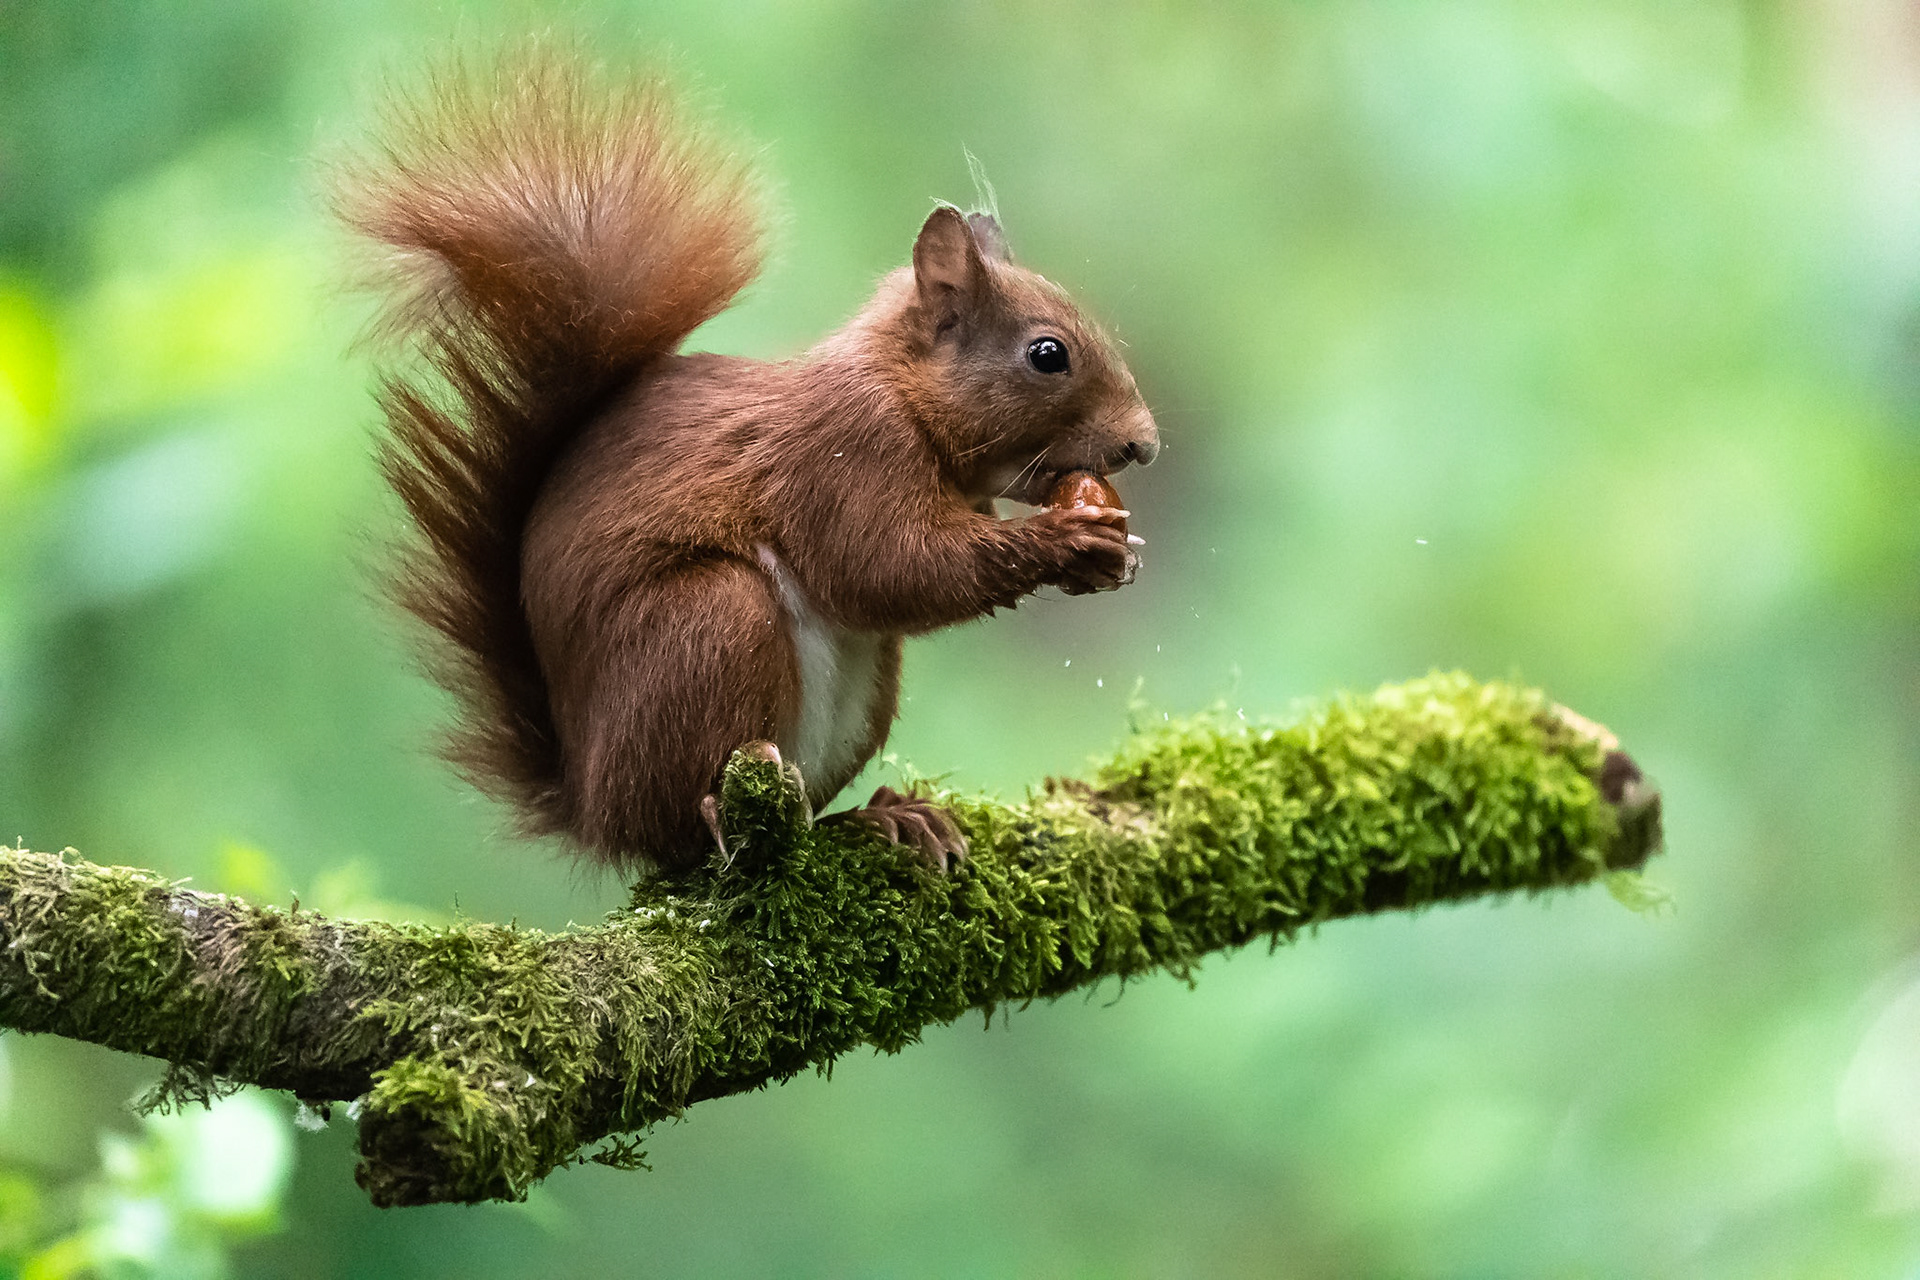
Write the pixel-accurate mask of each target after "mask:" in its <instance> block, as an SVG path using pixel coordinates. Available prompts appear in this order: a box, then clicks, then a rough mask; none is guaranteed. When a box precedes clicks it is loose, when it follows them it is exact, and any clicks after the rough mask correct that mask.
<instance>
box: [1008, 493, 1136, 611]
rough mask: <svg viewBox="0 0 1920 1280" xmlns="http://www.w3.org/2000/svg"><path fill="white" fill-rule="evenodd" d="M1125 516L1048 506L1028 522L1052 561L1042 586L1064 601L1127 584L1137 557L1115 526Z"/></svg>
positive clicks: (1129, 539)
mask: <svg viewBox="0 0 1920 1280" xmlns="http://www.w3.org/2000/svg"><path fill="white" fill-rule="evenodd" d="M1126 518H1127V513H1126V512H1125V511H1122V510H1120V509H1119V508H1116V507H1053V508H1050V509H1048V510H1045V511H1042V512H1040V513H1039V514H1037V515H1035V516H1033V517H1032V518H1031V521H1030V523H1031V525H1032V526H1033V528H1034V531H1035V532H1036V533H1037V534H1038V535H1039V536H1040V537H1041V538H1042V539H1043V541H1044V545H1045V546H1046V548H1047V553H1048V555H1049V556H1050V557H1051V558H1052V560H1053V570H1054V571H1053V573H1052V574H1051V575H1050V576H1049V578H1048V581H1050V582H1053V583H1057V584H1058V585H1059V587H1060V589H1061V590H1062V591H1065V592H1066V593H1067V594H1068V595H1070V596H1078V595H1085V594H1087V593H1088V592H1092V591H1112V590H1114V589H1115V588H1118V587H1124V586H1126V585H1127V584H1128V583H1129V582H1132V581H1133V577H1134V574H1135V573H1137V572H1138V571H1139V568H1140V557H1139V556H1138V555H1137V554H1135V552H1134V547H1136V546H1139V545H1140V544H1141V540H1140V539H1138V538H1133V537H1129V536H1128V534H1127V532H1126V529H1125V528H1124V527H1122V525H1121V522H1122V521H1124V520H1125V519H1126Z"/></svg>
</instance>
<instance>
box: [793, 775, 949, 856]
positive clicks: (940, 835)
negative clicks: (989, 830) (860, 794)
mask: <svg viewBox="0 0 1920 1280" xmlns="http://www.w3.org/2000/svg"><path fill="white" fill-rule="evenodd" d="M821 821H822V822H857V823H859V824H860V825H862V826H865V827H870V828H872V829H873V830H875V831H877V832H879V833H880V834H881V835H883V836H885V837H886V838H887V839H888V840H889V841H891V842H892V843H894V844H897V845H904V846H906V847H907V848H910V849H912V850H913V851H914V852H915V853H917V854H919V855H920V858H921V860H922V861H924V862H925V863H926V864H927V865H928V866H929V867H932V868H933V869H934V870H936V871H939V872H941V873H943V874H944V873H945V872H946V871H947V870H948V869H949V867H951V866H953V865H956V864H958V863H961V862H964V861H966V858H967V837H966V836H965V835H964V834H962V832H961V830H960V828H959V826H958V825H957V824H956V823H955V822H954V820H953V815H951V814H949V813H948V812H947V811H946V810H945V809H942V808H941V807H940V806H939V805H937V804H935V803H933V801H931V800H926V799H922V798H921V797H919V796H916V795H902V794H901V793H900V792H898V791H895V790H894V789H893V788H892V787H881V788H880V789H879V790H878V791H875V792H874V793H873V798H872V799H871V800H869V801H867V803H866V805H865V806H864V807H862V808H859V809H847V810H844V811H843V812H840V813H836V814H833V815H831V816H829V817H826V818H822V819H821Z"/></svg>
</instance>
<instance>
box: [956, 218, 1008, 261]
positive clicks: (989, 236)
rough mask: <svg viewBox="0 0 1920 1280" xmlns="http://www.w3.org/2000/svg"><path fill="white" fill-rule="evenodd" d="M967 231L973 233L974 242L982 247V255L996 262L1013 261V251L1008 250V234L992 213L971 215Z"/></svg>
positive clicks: (968, 219)
mask: <svg viewBox="0 0 1920 1280" xmlns="http://www.w3.org/2000/svg"><path fill="white" fill-rule="evenodd" d="M967 229H968V230H969V231H971V232H973V242H974V243H975V244H977V245H979V246H980V252H981V253H983V254H985V255H986V256H987V257H989V258H992V259H993V260H994V261H995V262H1012V261H1013V251H1012V250H1011V249H1009V248H1007V233H1006V232H1004V231H1002V230H1001V229H1000V220H999V219H998V218H995V217H994V216H993V215H992V214H990V213H970V214H968V215H967Z"/></svg>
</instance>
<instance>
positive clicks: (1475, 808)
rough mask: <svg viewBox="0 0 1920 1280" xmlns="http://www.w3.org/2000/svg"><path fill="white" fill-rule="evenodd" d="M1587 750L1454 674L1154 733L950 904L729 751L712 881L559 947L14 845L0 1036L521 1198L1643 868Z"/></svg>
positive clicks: (1572, 722) (460, 1187)
mask: <svg viewBox="0 0 1920 1280" xmlns="http://www.w3.org/2000/svg"><path fill="white" fill-rule="evenodd" d="M1600 732H1603V731H1598V730H1596V729H1595V727H1594V726H1590V725H1588V724H1586V722H1584V721H1580V720H1579V719H1578V718H1577V717H1573V716H1571V713H1565V712H1562V711H1560V709H1558V708H1555V707H1553V706H1552V705H1551V704H1550V703H1549V702H1547V700H1546V699H1545V698H1544V697H1543V696H1542V695H1540V694H1538V693H1536V692H1533V691H1529V690H1522V689H1516V688H1513V687H1510V686H1506V685H1501V684H1484V685H1483V684H1477V683H1474V682H1472V681H1470V680H1468V679H1467V678H1466V677H1464V676H1434V677H1430V678H1428V679H1426V680H1418V681H1413V682H1411V683H1408V684H1405V685H1398V686H1389V687H1387V688H1383V689H1381V690H1380V691H1379V692H1377V693H1375V694H1374V695H1372V696H1371V697H1368V698H1364V699H1348V700H1342V701H1339V702H1336V703H1334V704H1332V705H1331V706H1329V707H1327V708H1326V709H1324V710H1321V711H1319V712H1317V713H1315V714H1314V715H1312V716H1310V717H1309V718H1307V719H1306V720H1304V721H1303V722H1301V723H1299V724H1297V725H1294V726H1292V727H1289V728H1281V729H1267V728H1259V727H1250V726H1247V725H1245V724H1242V723H1239V722H1238V721H1234V720H1224V719H1223V720H1220V721H1213V720H1201V721H1195V722H1188V723H1183V724H1176V725H1171V726H1167V727H1164V728H1160V729H1156V730H1154V731H1152V732H1149V733H1144V734H1141V735H1139V736H1138V737H1137V738H1136V739H1135V740H1134V741H1133V742H1132V743H1131V744H1130V745H1128V746H1127V747H1126V748H1125V749H1123V750H1122V751H1121V753H1120V754H1119V756H1118V757H1117V758H1116V759H1115V760H1114V761H1113V762H1112V763H1111V764H1109V765H1107V766H1106V767H1105V768H1103V769H1102V770H1101V771H1100V772H1099V774H1098V776H1097V777H1096V778H1095V780H1094V782H1093V783H1092V784H1091V785H1088V784H1085V783H1078V782H1059V783H1056V782H1049V783H1048V785H1047V786H1046V787H1045V788H1044V789H1043V790H1042V791H1041V792H1038V793H1036V794H1035V795H1034V796H1033V797H1031V798H1030V799H1029V801H1028V802H1027V803H1025V804H1019V805H1001V804H995V803H991V802H988V801H985V800H976V799H966V798H962V797H951V796H949V797H944V798H943V799H945V800H946V802H948V803H950V804H951V806H952V808H953V810H954V812H955V815H956V817H957V818H958V820H959V822H960V824H961V826H962V827H963V828H964V830H965V831H966V833H967V836H968V838H969V840H970V841H971V843H972V850H973V852H972V858H971V860H970V861H968V862H967V863H965V864H964V865H962V866H961V867H960V868H959V869H957V870H956V871H955V872H954V873H953V874H951V875H948V876H944V877H943V876H939V875H935V874H933V873H931V872H929V871H928V870H926V869H925V868H924V867H922V866H921V865H920V864H919V863H918V862H917V861H916V860H915V859H914V858H913V857H912V856H911V855H910V854H907V853H905V852H904V851H902V850H900V849H896V848H893V847H891V846H886V845H883V844H881V843H880V842H879V841H878V840H877V839H876V838H875V837H873V836H871V835H869V834H866V833H864V832H862V831H861V830H859V829H858V828H854V827H847V826H832V827H812V826H810V825H808V824H807V822H806V819H805V813H804V807H803V803H802V801H801V800H800V798H799V797H798V796H797V795H796V794H795V793H794V792H793V790H792V789H791V787H790V785H789V784H788V782H787V780H786V778H785V777H784V776H783V775H782V774H781V772H780V770H779V769H778V767H776V766H774V765H772V764H769V763H767V762H765V761H761V760H757V759H749V758H747V757H746V756H744V755H741V756H736V757H735V758H734V760H733V761H732V763H731V764H730V765H729V766H728V769H727V774H726V780H725V784H724V797H723V798H724V806H725V820H726V825H727V828H728V831H729V834H730V838H731V839H732V841H733V842H734V845H735V849H736V856H735V858H734V861H733V863H732V865H730V866H719V865H714V866H709V867H708V868H706V869H704V870H703V871H701V872H698V873H696V874H693V875H691V876H688V877H685V878H682V879H678V880H675V881H671V882H669V881H650V882H643V883H642V884H640V885H639V886H637V887H636V888H635V890H634V892H633V898H632V902H631V904H630V906H628V907H627V908H625V909H623V910H621V911H618V912H615V913H614V914H613V915H611V916H609V917H608V918H607V920H606V921H605V922H604V923H603V924H600V925H598V926H596V927H591V928H575V929H569V930H567V931H566V932H563V933H558V934H549V933H544V932H541V931H538V930H533V929H518V928H513V927H510V926H507V925H498V924H485V923H461V924H456V925H454V926H452V927H450V928H446V929H429V928H425V927H420V926H412V925H395V924H386V923H381V922H377V921H351V920H331V919H327V918H324V917H322V916H320V915H317V914H315V913H313V912H310V911H301V910H298V909H294V910H281V909H278V908H275V907H262V906H254V905H251V904H248V903H245V902H242V901H239V900H238V899H235V898H231V897H227V896H225V895H220V894H205V893H197V892H193V891H191V890H188V889H185V888H183V887H182V886H181V885H180V884H178V883H175V882H170V881H168V880H165V879H163V878H161V877H159V876H156V875H154V874H152V873H150V872H145V871H136V870H131V869H128V868H124V867H101V866H97V865H94V864H92V863H88V862H81V861H76V860H69V859H63V858H62V857H59V856H55V855H49V854H39V853H30V852H27V851H25V850H11V851H8V850H4V849H0V942H4V946H0V1025H3V1026H6V1027H11V1028H14V1029H17V1030H21V1031H49V1032H53V1033H55V1034H58V1035H64V1036H71V1037H73V1038H76V1039H80V1040H88V1041H92V1042H94V1043H97V1044H104V1045H110V1046H112V1047H114V1048H119V1049H126V1050H130V1051H133V1052H136V1053H145V1054H152V1055H154V1056H156V1057H160V1058H164V1059H166V1060H167V1061H168V1062H170V1063H172V1064H175V1065H176V1067H177V1068H180V1069H183V1070H184V1071H186V1072H187V1073H188V1078H189V1079H190V1080H191V1079H200V1080H206V1079H207V1078H209V1077H220V1078H224V1079H228V1080H233V1081H240V1082H245V1083H250V1084H258V1085H264V1086H266V1087H269V1088H276V1089H288V1090H291V1091H293V1092H294V1093H295V1094H297V1095H298V1096H300V1097H302V1098H304V1099H307V1100H310V1101H321V1100H328V1099H356V1100H357V1107H358V1115H359V1123H360V1147H361V1156H362V1159H361V1163H360V1167H359V1169H358V1172H357V1177H358V1179H359V1182H360V1184H361V1186H363V1187H364V1188H366V1190H367V1192H368V1193H369V1194H370V1195H371V1196H372V1198H373V1200H374V1202H375V1203H376V1204H381V1205H399V1204H425V1203H431V1202H441V1201H477V1200H487V1199H512V1198H518V1197H520V1196H522V1195H524V1194H525V1192H526V1189H527V1188H528V1187H529V1186H530V1185H531V1184H532V1183H533V1182H535V1181H536V1180H538V1179H539V1178H541V1177H543V1176H544V1175H546V1174H547V1173H548V1172H549V1171H551V1170H552V1169H554V1168H555V1167H557V1166H559V1165H561V1164H563V1163H566V1162H568V1161H569V1160H570V1159H573V1158H577V1156H578V1154H579V1153H580V1152H581V1150H582V1149H583V1148H584V1147H586V1146H588V1145H590V1144H592V1143H595V1142H598V1141H600V1140H602V1139H605V1138H608V1137H609V1136H611V1135H619V1134H625V1133H630V1132H633V1131H636V1130H640V1129H644V1128H645V1127H646V1126H648V1125H650V1124H652V1123H653V1122H655V1121H657V1120H660V1119H661V1118H663V1117H666V1116H671V1115H675V1114H678V1113H679V1112H680V1111H681V1110H682V1109H683V1108H685V1107H686V1106H688V1105H689V1104H691V1103H694V1102H697V1101H699V1100H701V1099H703V1098H712V1097H718V1096H720V1095H723V1094H729V1093H738V1092H742V1091H745V1090H748V1089H753V1088H756V1087H758V1086H760V1085H763V1084H765V1083H767V1082H769V1081H772V1080H780V1079H785V1078H786V1077H788V1076H791V1075H793V1074H794V1073H795V1072H798V1071H800V1070H803V1069H805V1068H807V1067H812V1066H820V1065H824V1064H826V1063H828V1062H831V1061H832V1060H833V1058H834V1057H835V1056H836V1055H838V1054H840V1053H843V1052H845V1051H846V1050H848V1049H850V1048H853V1047H855V1046H857V1045H862V1044H870V1045H875V1046H877V1047H879V1048H882V1049H886V1050H888V1051H894V1050H898V1049H900V1048H902V1047H903V1046H905V1045H907V1044H909V1043H911V1042H912V1041H913V1040H914V1039H916V1038H917V1037H918V1036H919V1034H920V1032H921V1031H922V1029H923V1028H925V1027H927V1026H929V1025H931V1024H934V1023H942V1022H948V1021H951V1020H952V1019H954V1018H956V1017H958V1016H959V1015H960V1014H962V1013H964V1012H965V1011H967V1010H968V1009H985V1010H987V1011H989V1013H991V1011H992V1010H993V1009H994V1008H995V1006H997V1005H998V1004H1000V1003H1003V1002H1007V1001H1016V1002H1023V1001H1027V1000H1032V999H1034V998H1035V997H1045V996H1054V995H1058V994H1060V993H1062V992H1066V991H1070V990H1073V989H1074V988H1076V987H1080V986H1084V985H1086V984H1089V983H1093V982H1097V981H1098V980H1100V979H1101V978H1105V977H1119V978H1122V979H1124V978H1129V977H1133V976H1136V975H1140V974H1145V973H1149V972H1152V971H1154V970H1161V969H1164V970H1168V971H1171V972H1173V973H1175V974H1178V975H1181V976H1188V975H1190V974H1191V973H1192V972H1193V969H1194V967H1195V965H1196V964H1197V963H1198V961H1199V960H1200V958H1201V957H1202V956H1204V955H1205V954H1206V953H1208V952H1210V951H1214V950H1218V949H1220V948H1224V947H1233V946H1238V945H1240V944H1241V943H1244V942H1247V941H1249V940H1250V939H1253V938H1258V937H1262V936H1265V937H1269V938H1272V939H1273V940H1274V941H1275V942H1276V943H1277V942H1281V941H1287V940H1290V939H1291V938H1293V936H1294V935H1295V934H1297V933H1298V932H1299V931H1300V930H1301V929H1302V928H1304V927H1308V926H1312V925H1315V924H1317V923H1319V922H1320V921H1323V920H1331V919H1335V918H1337V917H1341V916H1348V915H1356V914H1361V913H1365V912H1374V911H1388V910H1404V909H1409V908H1417V907H1420V906H1423V905H1425V904H1427V903H1432V902H1440V901H1449V900H1458V899H1463V898H1470V897H1475V896H1478V895H1482V894H1488V893H1498V892H1506V891H1511V890H1516V889H1526V890H1536V891H1537V890H1542V889H1548V888H1554V887H1558V886H1564V885H1572V884H1577V883H1581V882H1584V881H1588V880H1592V879H1594V878H1596V877H1597V876H1599V875H1601V874H1603V873H1604V872H1606V871H1608V870H1609V869H1613V868H1622V867H1630V866H1637V865H1638V864H1639V863H1641V862H1642V861H1644V860H1645V858H1646V857H1647V856H1648V855H1649V854H1650V853H1651V852H1652V851H1653V850H1654V849H1655V848H1656V847H1657V846H1658V844H1659V839H1660V835H1659V830H1660V828H1659V797H1658V794H1657V793H1656V792H1654V791H1653V789H1652V788H1651V787H1650V786H1648V785H1647V784H1645V783H1644V782H1643V781H1641V780H1640V779H1639V774H1638V771H1637V770H1635V769H1633V767H1632V765H1631V762H1629V761H1627V760H1626V757H1624V756H1621V755H1620V754H1619V753H1617V752H1611V753H1610V752H1609V750H1608V748H1609V746H1610V745H1611V744H1610V743H1608V742H1606V741H1604V740H1602V739H1601V738H1600V737H1598V736H1596V735H1597V734H1598V733H1600ZM631 1152H632V1148H631V1146H630V1145H629V1144H627V1143H625V1142H624V1141H623V1140H620V1139H617V1138H616V1139H615V1145H614V1148H613V1149H612V1151H611V1152H608V1153H603V1156H602V1158H606V1159H608V1160H609V1162H613V1163H620V1162H623V1161H625V1160H627V1159H629V1158H630V1157H631Z"/></svg>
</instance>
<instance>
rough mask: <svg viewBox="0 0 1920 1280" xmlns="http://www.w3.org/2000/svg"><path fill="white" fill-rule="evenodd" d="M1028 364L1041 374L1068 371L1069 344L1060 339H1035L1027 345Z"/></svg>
mask: <svg viewBox="0 0 1920 1280" xmlns="http://www.w3.org/2000/svg"><path fill="white" fill-rule="evenodd" d="M1027 363H1028V364H1030V365H1032V366H1033V367H1034V369H1035V370H1036V371H1038V372H1040V373H1065V372H1066V371H1067V363H1068V361H1067V344H1066V343H1064V342H1062V341H1060V339H1058V338H1035V339H1034V340H1033V341H1032V342H1029V343H1028V344H1027Z"/></svg>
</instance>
